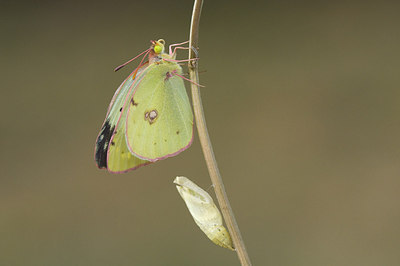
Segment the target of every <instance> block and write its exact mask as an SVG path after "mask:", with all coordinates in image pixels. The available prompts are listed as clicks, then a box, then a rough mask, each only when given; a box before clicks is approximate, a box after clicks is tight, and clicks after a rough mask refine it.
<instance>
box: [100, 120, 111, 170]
mask: <svg viewBox="0 0 400 266" xmlns="http://www.w3.org/2000/svg"><path fill="white" fill-rule="evenodd" d="M114 128H115V126H113V127H112V128H111V125H110V122H109V121H108V120H107V121H105V122H104V125H103V127H102V128H101V130H100V134H99V136H98V137H97V140H96V153H95V160H96V163H97V166H98V167H99V168H107V151H108V145H109V144H110V140H111V137H112V134H113V132H114Z"/></svg>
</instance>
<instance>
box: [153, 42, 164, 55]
mask: <svg viewBox="0 0 400 266" xmlns="http://www.w3.org/2000/svg"><path fill="white" fill-rule="evenodd" d="M164 45H165V41H164V40H163V39H159V40H158V41H151V47H152V50H153V52H154V53H155V54H156V55H159V54H162V53H164Z"/></svg>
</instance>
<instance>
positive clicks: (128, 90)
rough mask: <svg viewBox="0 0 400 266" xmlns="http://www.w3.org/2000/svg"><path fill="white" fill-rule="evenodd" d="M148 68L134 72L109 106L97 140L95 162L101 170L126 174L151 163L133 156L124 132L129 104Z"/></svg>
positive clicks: (121, 86)
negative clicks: (105, 169)
mask: <svg viewBox="0 0 400 266" xmlns="http://www.w3.org/2000/svg"><path fill="white" fill-rule="evenodd" d="M145 71H146V67H142V68H141V69H139V70H138V71H137V73H136V71H134V72H133V73H132V74H131V75H129V76H128V78H126V79H125V81H124V82H123V83H122V84H121V85H120V87H119V88H118V90H117V91H116V92H115V94H114V96H113V99H112V100H111V103H110V105H109V108H108V111H107V115H106V119H105V121H104V123H103V126H102V128H101V130H100V134H99V136H98V137H97V140H96V151H95V160H96V163H97V165H98V167H99V168H107V169H108V170H109V171H110V172H124V171H127V170H130V169H134V168H137V167H139V166H141V165H144V164H147V163H149V162H148V161H143V160H140V159H139V158H136V157H135V156H133V155H132V154H131V153H130V152H129V150H128V148H127V145H126V141H125V137H124V132H125V124H126V123H125V120H126V114H127V111H128V109H127V108H125V107H126V105H127V104H128V102H129V99H130V97H131V96H132V94H133V91H134V89H135V87H136V85H137V84H138V82H139V81H140V80H141V79H142V78H143V76H144V74H145Z"/></svg>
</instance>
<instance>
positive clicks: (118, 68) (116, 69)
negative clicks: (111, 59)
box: [114, 48, 151, 72]
mask: <svg viewBox="0 0 400 266" xmlns="http://www.w3.org/2000/svg"><path fill="white" fill-rule="evenodd" d="M150 49H151V48H149V49H147V50H145V51H143V52H141V53H140V54H138V55H137V56H135V57H134V58H132V59H131V60H129V61H128V62H126V63H123V64H122V65H120V66H117V67H116V68H115V69H114V71H115V72H117V71H118V70H120V69H121V68H123V67H124V66H126V65H127V64H129V63H130V62H132V61H133V60H135V59H136V58H138V57H140V56H141V55H142V54H144V53H145V56H146V55H147V54H148V53H149V52H150ZM142 61H143V59H142Z"/></svg>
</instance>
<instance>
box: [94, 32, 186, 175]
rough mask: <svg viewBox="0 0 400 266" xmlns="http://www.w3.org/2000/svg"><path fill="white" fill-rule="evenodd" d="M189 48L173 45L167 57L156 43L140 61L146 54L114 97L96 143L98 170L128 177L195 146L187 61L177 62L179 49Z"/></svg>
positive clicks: (162, 43) (161, 41) (162, 46)
mask: <svg viewBox="0 0 400 266" xmlns="http://www.w3.org/2000/svg"><path fill="white" fill-rule="evenodd" d="M184 43H186V42H184ZM184 43H179V44H173V45H170V47H169V53H166V52H164V50H165V48H164V47H165V41H164V40H163V39H159V40H158V41H151V46H150V48H149V49H147V50H146V51H144V52H143V53H141V54H139V55H138V56H137V57H139V56H140V55H142V54H145V55H144V56H143V59H142V61H141V62H140V64H139V66H138V67H137V68H136V69H135V70H134V71H133V72H132V73H131V74H130V75H129V76H128V77H127V78H126V79H125V80H124V81H123V82H122V84H121V85H120V86H119V88H118V89H117V91H116V92H115V94H114V96H113V98H112V100H111V103H110V105H109V107H108V111H107V114H106V118H105V121H104V123H103V125H102V127H101V130H100V133H99V135H98V137H97V139H96V145H95V161H96V163H97V166H98V167H99V168H106V169H107V170H108V171H109V172H111V173H123V172H127V171H129V170H134V169H137V168H138V167H140V166H144V165H147V164H150V163H152V162H155V161H158V160H162V159H165V158H168V157H172V156H175V155H177V154H179V153H180V152H182V151H184V150H185V149H187V148H188V147H189V146H190V145H191V143H192V141H193V113H192V109H191V105H190V103H189V98H188V95H187V93H186V89H185V85H184V83H183V79H186V78H185V77H183V76H182V75H183V74H182V68H181V66H180V65H179V62H182V61H188V60H176V59H175V57H176V50H177V49H179V48H182V49H187V48H184V47H178V45H181V44H184ZM173 46H175V49H174V50H173V51H172V47H173ZM147 55H148V61H146V62H144V63H143V61H144V58H145V57H146V56H147ZM137 57H135V58H137ZM135 58H133V59H132V60H134V59H135ZM132 60H130V61H128V62H127V63H125V64H123V65H121V66H120V67H118V68H117V69H116V70H118V69H120V68H121V67H123V66H125V65H126V64H128V63H129V62H131V61H132Z"/></svg>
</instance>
